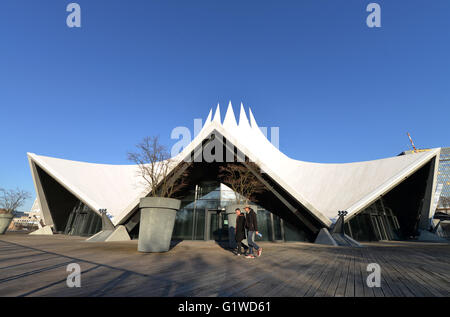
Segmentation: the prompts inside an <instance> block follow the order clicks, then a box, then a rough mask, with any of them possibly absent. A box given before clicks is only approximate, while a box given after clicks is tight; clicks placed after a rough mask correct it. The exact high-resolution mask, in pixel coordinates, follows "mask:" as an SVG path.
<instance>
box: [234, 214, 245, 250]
mask: <svg viewBox="0 0 450 317" xmlns="http://www.w3.org/2000/svg"><path fill="white" fill-rule="evenodd" d="M235 213H236V228H235V229H234V230H235V237H236V242H237V252H236V255H238V256H239V255H242V240H244V239H245V215H244V214H243V213H242V212H241V210H240V209H239V208H236V210H235Z"/></svg>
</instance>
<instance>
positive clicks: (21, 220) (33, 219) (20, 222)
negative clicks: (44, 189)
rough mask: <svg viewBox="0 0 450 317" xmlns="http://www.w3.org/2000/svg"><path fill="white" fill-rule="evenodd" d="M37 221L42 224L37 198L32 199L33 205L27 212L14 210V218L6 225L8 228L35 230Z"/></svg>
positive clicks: (37, 225)
mask: <svg viewBox="0 0 450 317" xmlns="http://www.w3.org/2000/svg"><path fill="white" fill-rule="evenodd" d="M38 222H41V225H43V219H42V217H41V211H40V208H39V203H38V201H37V199H36V200H35V201H34V203H33V206H32V207H31V210H30V211H29V212H26V211H15V212H14V218H13V220H12V222H11V224H10V225H9V227H8V230H12V231H14V230H28V231H30V230H35V229H37V228H38V227H39V224H38Z"/></svg>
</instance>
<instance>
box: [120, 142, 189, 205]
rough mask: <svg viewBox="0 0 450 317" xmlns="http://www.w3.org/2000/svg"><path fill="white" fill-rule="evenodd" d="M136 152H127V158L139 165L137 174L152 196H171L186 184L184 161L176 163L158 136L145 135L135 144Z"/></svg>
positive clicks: (186, 165)
mask: <svg viewBox="0 0 450 317" xmlns="http://www.w3.org/2000/svg"><path fill="white" fill-rule="evenodd" d="M136 148H137V151H136V152H129V153H128V160H130V161H132V162H134V163H135V164H136V165H137V166H138V167H139V175H140V176H141V177H142V178H143V180H144V183H145V185H146V187H147V189H148V191H149V195H150V196H153V197H172V196H173V195H174V193H175V192H176V191H178V190H179V189H181V188H182V187H184V186H185V185H186V182H185V180H186V175H187V168H188V167H189V164H188V163H186V162H180V163H178V164H177V163H176V162H174V160H173V159H171V158H170V154H169V152H168V150H167V148H166V147H165V146H164V145H162V144H160V142H159V138H158V137H157V136H156V137H145V138H144V139H143V140H142V142H141V143H139V144H137V145H136Z"/></svg>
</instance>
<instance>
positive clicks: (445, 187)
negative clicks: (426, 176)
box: [437, 147, 450, 212]
mask: <svg viewBox="0 0 450 317" xmlns="http://www.w3.org/2000/svg"><path fill="white" fill-rule="evenodd" d="M437 184H438V186H441V195H440V198H439V202H438V205H437V211H439V210H441V211H443V212H445V211H450V147H447V148H441V155H440V158H439V168H438V175H437Z"/></svg>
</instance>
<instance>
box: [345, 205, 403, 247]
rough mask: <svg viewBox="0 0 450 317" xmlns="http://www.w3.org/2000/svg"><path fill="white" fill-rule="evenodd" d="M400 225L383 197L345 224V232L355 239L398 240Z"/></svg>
mask: <svg viewBox="0 0 450 317" xmlns="http://www.w3.org/2000/svg"><path fill="white" fill-rule="evenodd" d="M399 231H400V225H399V222H398V219H397V217H396V216H395V215H394V213H393V212H392V209H391V208H389V207H387V206H386V202H385V201H384V199H383V198H380V199H378V200H377V201H375V202H374V203H373V204H372V205H370V206H369V207H367V208H366V209H364V210H363V211H362V212H361V213H359V214H358V215H356V216H355V217H353V218H351V219H350V220H349V221H348V222H347V223H346V224H345V233H346V234H347V235H349V236H351V237H352V238H353V239H355V240H357V241H380V240H399V234H400V232H399Z"/></svg>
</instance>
